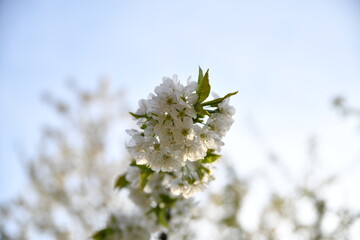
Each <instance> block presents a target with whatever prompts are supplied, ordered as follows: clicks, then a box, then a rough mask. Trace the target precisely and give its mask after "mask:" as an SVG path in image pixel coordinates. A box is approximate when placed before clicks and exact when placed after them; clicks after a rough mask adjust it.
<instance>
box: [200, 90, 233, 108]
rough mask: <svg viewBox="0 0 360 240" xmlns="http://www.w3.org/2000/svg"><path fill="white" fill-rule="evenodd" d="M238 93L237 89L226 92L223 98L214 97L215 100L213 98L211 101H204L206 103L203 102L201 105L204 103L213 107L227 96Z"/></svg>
mask: <svg viewBox="0 0 360 240" xmlns="http://www.w3.org/2000/svg"><path fill="white" fill-rule="evenodd" d="M237 93H238V91H236V92H232V93H228V94H226V95H225V96H224V97H222V98H217V99H214V100H211V101H208V102H204V103H202V104H201V105H203V106H209V105H210V106H212V107H216V105H218V104H219V103H221V102H222V101H224V100H225V99H226V98H229V97H231V96H233V95H235V94H237Z"/></svg>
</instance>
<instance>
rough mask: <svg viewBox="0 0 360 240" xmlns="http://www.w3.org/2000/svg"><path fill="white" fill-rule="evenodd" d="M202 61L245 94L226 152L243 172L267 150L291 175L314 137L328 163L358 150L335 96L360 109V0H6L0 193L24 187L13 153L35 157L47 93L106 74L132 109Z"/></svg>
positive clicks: (341, 163) (1, 30) (1, 12)
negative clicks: (277, 155) (169, 78)
mask: <svg viewBox="0 0 360 240" xmlns="http://www.w3.org/2000/svg"><path fill="white" fill-rule="evenodd" d="M199 65H200V66H201V67H202V68H210V77H211V83H212V87H213V89H214V90H215V91H216V92H217V93H219V94H220V95H222V94H226V93H228V92H231V91H234V90H238V91H239V94H238V95H237V96H236V97H234V98H233V99H232V104H233V105H234V106H235V107H236V108H237V116H236V123H235V124H234V128H233V130H232V131H231V132H230V133H229V135H228V136H227V140H226V147H225V149H224V150H225V151H227V154H228V155H229V156H230V157H232V158H233V159H237V160H236V161H237V162H236V164H237V166H238V168H239V172H240V173H244V174H246V173H247V172H248V171H251V170H252V169H255V168H257V167H259V166H261V164H262V163H263V161H264V160H263V158H264V156H263V154H262V153H261V152H262V151H261V148H262V147H265V148H271V149H274V150H275V151H279V152H280V154H281V156H282V157H283V158H284V159H286V160H287V161H288V162H287V163H288V165H289V166H290V168H291V169H294V174H295V173H296V169H297V168H299V166H301V164H302V160H303V159H304V154H305V144H306V140H307V139H308V137H309V136H311V135H313V134H315V135H318V136H319V141H320V147H321V149H320V150H322V156H323V158H324V159H327V160H326V161H327V162H326V164H325V165H326V166H327V167H329V171H330V172H331V171H333V170H334V169H339V168H341V167H343V168H344V169H347V168H346V166H348V165H346V164H347V162H352V161H353V160H354V159H356V158H358V159H359V152H360V151H359V150H360V146H359V144H358V142H359V133H356V132H355V131H356V123H355V122H354V121H350V120H343V119H342V118H341V117H339V116H337V115H336V113H335V111H333V109H332V108H331V105H330V101H331V99H332V98H333V97H334V96H336V95H338V94H341V95H344V96H346V97H347V98H348V99H349V101H350V102H352V103H353V104H354V105H357V106H360V94H359V91H360V68H359V66H360V3H359V2H358V1H355V0H337V1H335V0H318V1H314V0H303V1H288V0H287V1H285V0H278V1H265V0H264V1H240V0H236V1H235V0H233V1H230V0H225V1H209V0H207V1H205V0H204V1H193V0H192V1H190V0H182V1H165V0H163V1H160V0H157V1H156V0H155V1H137V0H133V1H121V0H117V1H115V0H112V1H110V0H108V1H92V0H86V1H85V0H79V1H73V0H72V1H70V0H62V1H49V0H42V1H41V0H30V1H25V0H15V1H14V0H2V1H0V116H1V118H0V133H1V135H0V189H1V191H0V201H4V200H8V199H11V198H12V197H14V196H15V195H16V194H17V193H18V192H20V191H21V188H22V187H23V186H24V184H25V180H24V178H23V172H22V170H21V166H20V164H19V162H18V160H17V158H18V156H17V155H16V151H18V149H20V150H21V151H23V152H24V154H25V155H26V156H31V154H32V153H34V152H35V150H36V147H37V141H38V140H39V136H40V130H41V126H43V124H44V123H49V122H50V123H51V121H54V117H53V116H52V115H51V111H50V110H49V109H48V108H47V107H46V106H45V105H44V104H43V103H42V102H41V100H40V99H41V98H40V97H41V94H42V93H43V92H44V91H45V90H47V91H50V92H52V93H54V94H56V95H57V96H62V95H64V96H65V95H66V94H67V93H66V90H65V87H64V82H65V80H67V79H68V78H73V79H76V81H77V82H78V83H79V85H81V86H84V87H92V86H94V85H95V84H96V82H97V81H98V79H99V78H100V77H102V76H107V77H108V78H110V79H111V80H112V81H113V82H114V83H115V86H117V87H121V88H124V89H125V90H126V91H127V93H128V94H127V101H128V102H129V103H130V104H131V106H130V108H136V104H137V102H138V100H139V99H140V98H144V97H146V96H147V95H148V94H149V92H151V91H152V89H153V88H154V87H155V86H156V85H158V84H159V83H160V82H161V78H162V77H163V76H171V75H172V74H174V73H176V74H178V75H179V77H180V79H181V80H183V81H184V82H185V81H186V79H187V77H188V76H189V75H192V76H193V77H196V75H197V69H198V66H199ZM259 132H260V133H261V134H260V135H259V134H258V133H259ZM34 149H35V150H34ZM344 156H345V160H344ZM238 159H239V160H238ZM357 167H359V166H358V165H357ZM357 169H359V168H357ZM344 171H345V170H344ZM347 181H349V182H351V181H353V179H352V180H347ZM344 184H345V183H344ZM349 191H350V188H349ZM355 200H359V201H360V197H358V198H355ZM355 200H354V201H355Z"/></svg>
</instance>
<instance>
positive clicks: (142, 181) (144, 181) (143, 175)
mask: <svg viewBox="0 0 360 240" xmlns="http://www.w3.org/2000/svg"><path fill="white" fill-rule="evenodd" d="M153 173H154V172H148V171H146V172H142V173H141V174H140V190H143V189H144V188H145V186H146V184H147V183H148V181H149V179H150V177H151V175H153Z"/></svg>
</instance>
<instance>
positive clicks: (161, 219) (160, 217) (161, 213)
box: [157, 207, 169, 228]
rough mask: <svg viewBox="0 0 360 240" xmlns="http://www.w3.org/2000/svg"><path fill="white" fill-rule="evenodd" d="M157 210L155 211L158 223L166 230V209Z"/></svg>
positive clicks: (167, 225)
mask: <svg viewBox="0 0 360 240" xmlns="http://www.w3.org/2000/svg"><path fill="white" fill-rule="evenodd" d="M158 209H159V210H158V211H157V217H158V222H159V223H160V224H161V225H163V226H164V227H166V228H168V227H169V223H168V221H167V217H166V208H160V207H159V208H158Z"/></svg>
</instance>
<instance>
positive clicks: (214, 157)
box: [201, 152, 221, 163]
mask: <svg viewBox="0 0 360 240" xmlns="http://www.w3.org/2000/svg"><path fill="white" fill-rule="evenodd" d="M220 157H221V155H218V154H215V153H212V152H208V153H207V155H206V157H205V158H204V159H202V160H201V163H213V162H215V161H216V160H218V159H219V158H220Z"/></svg>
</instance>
